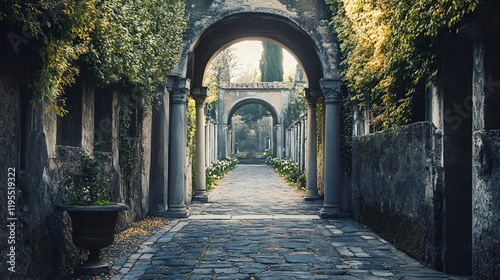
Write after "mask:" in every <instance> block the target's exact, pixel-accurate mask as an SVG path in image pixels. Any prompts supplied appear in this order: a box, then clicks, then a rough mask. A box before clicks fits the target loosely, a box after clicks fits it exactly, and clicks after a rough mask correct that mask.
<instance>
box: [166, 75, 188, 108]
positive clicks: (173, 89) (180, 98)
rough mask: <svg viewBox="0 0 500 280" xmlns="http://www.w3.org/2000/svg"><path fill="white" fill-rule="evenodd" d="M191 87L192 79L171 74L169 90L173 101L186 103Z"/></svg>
mask: <svg viewBox="0 0 500 280" xmlns="http://www.w3.org/2000/svg"><path fill="white" fill-rule="evenodd" d="M190 87H191V80H189V79H187V78H181V77H178V76H169V77H168V79H167V90H168V92H169V93H170V97H171V99H172V102H173V103H186V102H187V98H188V95H189V91H190Z"/></svg>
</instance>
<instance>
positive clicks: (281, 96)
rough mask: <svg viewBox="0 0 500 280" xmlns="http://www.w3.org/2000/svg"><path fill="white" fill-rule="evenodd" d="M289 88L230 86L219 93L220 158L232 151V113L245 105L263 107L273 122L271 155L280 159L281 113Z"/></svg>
mask: <svg viewBox="0 0 500 280" xmlns="http://www.w3.org/2000/svg"><path fill="white" fill-rule="evenodd" d="M289 91H290V89H289V87H288V85H287V84H286V83H279V82H271V83H243V84H230V85H229V86H227V87H226V88H224V89H222V90H221V91H220V92H219V104H218V105H219V106H218V109H219V112H218V116H219V118H218V122H219V124H222V125H219V133H218V134H219V137H218V147H220V149H219V157H225V156H229V155H230V154H231V153H233V152H235V151H234V130H232V127H233V125H232V124H231V119H232V117H233V115H234V113H235V112H236V111H237V110H238V109H239V108H241V107H243V106H245V105H248V104H259V105H262V106H264V107H265V108H266V109H267V110H268V111H269V112H270V113H271V116H272V118H273V133H272V141H271V143H272V149H273V155H274V156H276V157H279V158H281V156H282V152H283V147H284V143H283V140H284V135H283V128H282V119H283V109H284V107H285V106H286V104H287V103H288V94H289Z"/></svg>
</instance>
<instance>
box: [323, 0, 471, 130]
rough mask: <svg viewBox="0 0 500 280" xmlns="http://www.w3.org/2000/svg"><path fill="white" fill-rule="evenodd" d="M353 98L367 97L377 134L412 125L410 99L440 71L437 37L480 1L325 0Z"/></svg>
mask: <svg viewBox="0 0 500 280" xmlns="http://www.w3.org/2000/svg"><path fill="white" fill-rule="evenodd" d="M325 2H326V3H327V4H328V5H330V7H331V11H332V15H333V17H332V21H331V25H332V27H333V28H334V30H335V31H336V33H337V35H338V38H339V41H340V48H341V52H342V54H343V57H342V66H343V69H344V76H345V78H346V83H347V87H348V89H349V91H350V92H351V93H352V94H353V99H357V100H359V101H361V100H363V96H364V94H365V93H370V94H371V100H372V105H373V107H372V108H371V111H372V120H373V125H374V128H375V129H380V128H388V127H392V126H397V125H400V124H404V123H407V122H408V121H409V120H410V117H411V116H410V114H411V102H412V98H413V97H414V96H416V95H418V94H421V93H422V92H423V90H424V88H425V87H426V86H428V85H429V84H430V83H432V82H433V81H434V79H435V76H436V73H437V71H438V65H437V45H438V40H439V37H440V36H441V35H443V34H445V33H448V32H452V31H454V28H455V26H456V25H457V23H458V22H460V20H461V19H462V18H463V17H464V16H465V15H466V14H468V13H470V12H472V11H474V10H475V9H476V8H477V7H478V5H479V4H480V2H481V1H480V0H473V1H466V0H459V1H456V0H438V1H434V0H418V1H386V0H326V1H325Z"/></svg>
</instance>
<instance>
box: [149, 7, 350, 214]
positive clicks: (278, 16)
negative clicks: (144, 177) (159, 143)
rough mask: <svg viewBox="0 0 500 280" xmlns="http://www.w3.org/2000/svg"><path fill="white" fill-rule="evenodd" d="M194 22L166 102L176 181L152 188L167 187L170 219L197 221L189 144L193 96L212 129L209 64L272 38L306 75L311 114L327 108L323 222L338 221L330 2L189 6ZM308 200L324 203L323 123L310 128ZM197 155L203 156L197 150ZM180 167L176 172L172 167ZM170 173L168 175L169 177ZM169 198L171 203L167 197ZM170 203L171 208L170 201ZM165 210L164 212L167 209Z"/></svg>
mask: <svg viewBox="0 0 500 280" xmlns="http://www.w3.org/2000/svg"><path fill="white" fill-rule="evenodd" d="M187 2H188V3H187V6H186V7H187V12H188V13H189V15H190V21H189V24H188V28H187V30H186V33H185V37H184V45H183V48H182V51H181V56H180V60H179V63H178V65H177V67H176V68H174V69H173V70H172V72H171V75H172V77H171V78H170V79H169V82H168V86H167V89H168V91H167V92H166V96H169V97H170V98H169V99H168V100H164V102H163V104H162V106H161V108H164V109H160V110H159V111H160V114H161V115H163V116H165V117H169V119H171V120H172V121H170V122H169V123H170V125H169V126H170V128H169V136H168V135H167V136H166V137H163V136H164V135H163V134H162V133H161V132H158V134H159V135H160V136H162V137H163V138H162V139H164V141H163V142H164V146H165V147H170V150H169V151H168V162H169V163H170V167H169V168H168V176H164V178H168V181H166V180H165V181H164V182H163V184H161V185H156V186H151V188H163V194H166V195H165V196H163V197H162V198H161V199H163V201H162V202H161V203H159V204H158V203H157V205H163V206H164V205H167V204H168V207H165V208H168V210H167V209H165V210H166V211H165V214H166V215H168V216H174V217H185V216H187V215H189V213H188V210H187V208H186V195H185V194H186V191H187V182H186V156H185V155H186V145H185V140H186V138H185V134H186V133H185V132H186V131H187V125H186V115H187V107H186V103H187V98H188V97H189V96H191V97H192V98H194V99H196V101H197V102H196V103H197V110H196V112H197V126H198V127H202V126H203V125H204V119H205V116H204V110H203V106H204V100H205V98H206V88H203V78H204V73H205V71H206V68H207V65H208V64H209V62H210V61H211V59H213V58H214V57H215V56H216V55H217V54H218V53H219V52H220V51H222V50H223V49H225V48H226V47H228V46H230V45H231V44H234V43H236V42H239V41H243V40H249V39H252V40H266V41H271V42H273V43H275V44H277V45H280V46H282V47H283V48H285V49H287V50H288V51H289V52H290V53H291V54H292V55H294V56H295V58H296V59H297V61H298V62H299V63H300V64H301V66H302V69H304V74H305V77H306V80H307V81H308V83H307V84H308V89H307V90H306V97H307V99H308V114H309V115H310V116H316V102H317V101H318V99H319V98H321V99H322V100H324V103H325V114H324V116H325V117H324V118H325V120H324V122H325V124H326V125H325V128H326V130H325V138H324V141H325V150H324V152H325V153H327V154H328V156H327V157H324V158H325V161H324V164H323V168H324V171H323V174H325V177H324V186H325V188H324V207H323V209H322V210H321V212H320V215H322V217H330V216H335V215H337V214H338V213H340V211H341V205H340V144H339V143H340V99H341V85H342V82H341V81H340V71H339V70H338V69H339V67H338V65H339V51H338V44H337V40H336V36H335V35H334V34H332V32H331V29H330V27H329V26H328V21H329V19H330V15H329V10H328V8H327V7H326V6H325V4H324V2H323V1H311V0H297V1H293V3H291V1H283V0H265V1H264V0H248V1H227V0H214V1H201V0H190V1H187ZM308 135H309V136H310V137H308V138H309V140H308V144H307V147H308V155H309V157H310V158H308V162H309V163H308V167H307V183H306V184H307V188H308V194H307V196H308V198H309V199H314V198H317V186H316V178H317V168H316V143H315V141H314V140H313V139H316V121H315V118H313V117H311V118H309V122H308ZM196 137H197V141H198V142H204V141H203V140H204V133H203V129H200V130H199V131H198V132H197V135H196ZM197 154H201V155H203V153H202V152H201V151H200V150H198V149H197ZM172 163H175V166H172ZM203 163H204V160H203V159H199V161H198V162H197V166H196V177H198V178H204V175H205V173H204V172H205V171H204V168H205V166H204V165H203ZM164 175H165V174H164ZM195 185H196V194H195V196H194V197H193V199H197V198H198V199H200V200H202V201H206V199H207V196H206V190H205V186H204V182H202V181H200V182H195ZM166 197H168V199H167V198H166ZM167 200H168V203H167ZM163 206H162V207H163Z"/></svg>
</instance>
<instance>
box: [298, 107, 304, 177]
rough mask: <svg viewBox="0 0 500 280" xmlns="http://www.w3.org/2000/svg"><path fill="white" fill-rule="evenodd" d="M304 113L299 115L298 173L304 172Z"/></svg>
mask: <svg viewBox="0 0 500 280" xmlns="http://www.w3.org/2000/svg"><path fill="white" fill-rule="evenodd" d="M305 142H306V114H302V115H301V116H300V165H299V170H300V173H304V169H305V161H306V143H305Z"/></svg>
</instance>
